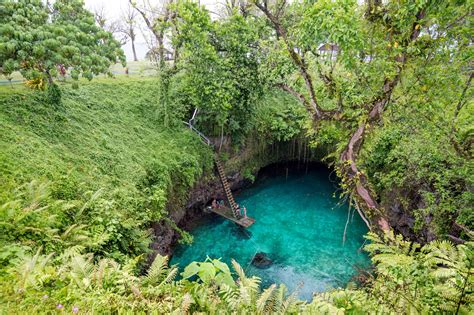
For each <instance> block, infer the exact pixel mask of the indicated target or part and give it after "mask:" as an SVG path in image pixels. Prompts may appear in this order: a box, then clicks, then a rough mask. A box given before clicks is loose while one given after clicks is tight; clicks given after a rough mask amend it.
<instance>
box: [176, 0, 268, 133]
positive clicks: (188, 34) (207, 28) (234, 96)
mask: <svg viewBox="0 0 474 315" xmlns="http://www.w3.org/2000/svg"><path fill="white" fill-rule="evenodd" d="M177 14H178V16H179V17H180V18H179V19H178V21H179V23H178V25H177V29H178V35H177V36H176V37H175V38H173V40H174V41H175V46H179V47H180V60H179V63H178V65H177V66H178V68H179V69H180V71H182V72H183V73H182V74H181V75H178V76H177V78H176V80H175V83H174V85H175V92H174V94H172V95H173V98H176V99H177V100H179V101H180V102H182V103H184V104H186V106H191V108H196V107H197V108H199V109H200V110H201V111H200V114H199V115H198V124H199V128H200V129H201V130H203V131H204V132H205V133H206V134H209V135H217V134H220V133H222V131H223V129H224V128H225V133H226V134H231V135H232V136H233V137H234V139H235V140H236V141H237V142H238V141H239V140H243V137H244V136H246V135H247V133H248V131H249V130H250V128H251V125H250V124H249V119H250V118H251V115H252V113H253V111H254V103H255V101H256V99H257V97H258V96H259V95H260V94H261V90H262V86H261V84H260V81H259V71H258V62H257V50H256V47H255V43H256V41H257V34H256V32H255V29H254V28H253V27H252V21H251V20H249V19H245V18H244V17H243V16H241V15H239V14H234V15H232V16H230V17H228V18H226V19H224V20H216V21H212V20H211V18H210V16H209V13H208V12H207V11H206V10H205V9H204V8H203V7H199V6H198V5H197V4H195V3H192V2H188V1H182V2H179V3H178V5H177ZM180 95H186V96H185V97H181V99H180Z"/></svg>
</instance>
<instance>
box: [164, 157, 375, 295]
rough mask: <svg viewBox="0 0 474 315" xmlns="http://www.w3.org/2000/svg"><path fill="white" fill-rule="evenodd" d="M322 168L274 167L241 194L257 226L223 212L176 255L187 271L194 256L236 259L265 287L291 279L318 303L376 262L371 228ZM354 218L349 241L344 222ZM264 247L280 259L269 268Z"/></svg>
mask: <svg viewBox="0 0 474 315" xmlns="http://www.w3.org/2000/svg"><path fill="white" fill-rule="evenodd" d="M331 178H332V179H333V180H334V176H331V174H330V170H328V169H327V168H326V167H324V166H322V165H310V166H309V167H307V165H301V166H300V167H295V166H292V167H290V168H287V167H286V165H283V164H281V165H278V166H273V167H272V168H271V169H267V171H264V172H263V175H259V177H258V178H257V180H256V182H255V183H254V184H253V185H252V186H251V187H250V188H247V189H245V190H243V191H241V192H240V193H239V194H237V195H236V200H237V202H238V203H239V204H240V205H242V206H245V207H246V208H247V215H248V216H251V217H253V218H255V219H256V223H255V224H254V225H252V226H251V227H250V228H248V229H247V230H243V229H242V228H239V227H237V226H236V225H235V224H233V223H232V222H229V221H228V220H225V219H223V218H221V217H219V216H217V215H214V214H211V215H208V216H205V217H204V218H202V219H200V220H199V221H198V222H196V223H195V228H193V229H192V231H191V234H192V235H193V236H194V241H193V243H192V244H191V245H179V246H178V247H177V248H176V249H175V252H174V255H173V258H172V260H171V263H172V264H179V266H180V267H181V268H183V267H184V266H186V265H187V264H189V263H191V262H192V261H204V260H205V259H206V257H207V256H209V257H210V258H221V259H222V261H224V262H226V263H230V261H231V259H232V258H233V259H235V260H236V261H237V262H238V263H240V265H241V266H242V267H243V268H244V270H245V272H246V274H247V275H249V276H252V275H256V276H258V277H260V278H261V279H262V285H263V286H264V287H265V286H268V285H270V284H271V283H277V284H278V283H283V284H285V285H286V286H287V287H288V289H289V291H290V292H293V291H295V290H296V291H297V293H298V296H299V297H300V298H302V299H306V300H311V296H312V293H313V292H322V291H326V290H330V289H331V288H336V287H344V286H345V285H346V284H347V283H348V282H349V281H350V280H351V279H352V277H353V276H354V275H356V274H357V270H359V269H360V268H361V269H364V268H367V267H368V266H369V265H370V261H369V258H368V256H367V255H366V253H364V252H363V251H362V246H363V244H364V238H363V235H364V234H365V233H367V227H366V226H365V224H364V223H363V221H362V220H361V218H360V217H359V215H358V214H357V212H356V213H355V214H354V213H353V212H350V213H349V216H348V204H347V203H342V204H341V200H340V199H339V198H338V196H337V193H336V190H337V184H336V183H335V182H333V181H331ZM348 218H349V224H348V227H347V232H346V240H345V242H343V234H344V227H345V225H346V221H347V220H348ZM257 252H264V253H266V254H267V255H268V258H270V259H271V260H272V264H271V265H270V266H268V267H266V268H257V267H255V266H253V265H252V264H251V261H252V258H253V257H254V255H255V254H256V253H257Z"/></svg>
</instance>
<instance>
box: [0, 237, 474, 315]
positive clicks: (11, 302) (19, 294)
mask: <svg viewBox="0 0 474 315" xmlns="http://www.w3.org/2000/svg"><path fill="white" fill-rule="evenodd" d="M368 239H370V240H371V244H369V245H367V246H366V248H367V250H368V251H369V253H371V255H372V259H373V262H374V264H375V274H374V276H373V278H371V280H370V281H369V283H368V284H367V285H366V287H364V288H362V289H336V290H333V291H329V292H325V293H319V294H315V295H314V297H313V301H311V302H304V301H299V300H298V299H296V298H295V295H294V294H291V295H288V292H287V290H286V288H285V287H284V286H283V285H280V286H276V285H274V284H273V285H271V286H269V287H268V288H261V287H260V279H259V278H256V277H251V278H248V277H247V276H246V275H245V273H244V271H243V269H242V267H241V266H240V265H239V264H238V263H236V262H235V261H233V262H232V265H233V269H234V272H231V270H230V268H229V267H228V266H227V265H226V264H224V263H222V262H221V261H220V260H216V259H214V260H211V259H209V258H208V259H207V260H206V261H205V262H202V263H198V262H194V263H191V264H190V265H189V266H187V267H186V268H185V271H184V272H183V278H182V279H180V280H176V275H177V268H176V267H175V266H171V267H168V264H167V263H168V259H167V257H163V256H160V255H158V256H156V258H155V259H154V261H153V263H152V265H151V267H150V269H149V270H148V272H147V274H146V275H143V276H137V275H136V266H137V262H138V260H137V259H131V260H129V261H127V263H125V264H122V265H120V264H118V263H116V262H115V261H113V260H111V259H100V260H94V259H93V257H92V256H91V255H87V254H78V253H76V252H74V251H72V250H68V251H66V252H65V253H64V254H63V255H61V256H53V255H52V254H50V255H44V254H42V252H41V249H39V250H37V251H35V252H32V253H29V250H26V251H23V252H21V253H20V252H19V253H18V254H16V255H15V256H16V259H15V260H12V262H11V264H9V265H8V266H7V268H4V269H3V270H4V273H3V274H1V280H2V283H3V284H4V285H3V286H2V287H1V289H0V297H1V298H2V302H3V303H2V306H1V309H0V310H2V311H7V312H10V313H11V312H14V313H16V312H18V311H25V310H28V311H32V312H51V311H54V310H55V309H58V308H59V309H61V306H62V308H64V310H66V311H69V310H71V311H72V310H73V309H78V310H79V311H80V312H85V313H97V312H98V313H102V312H119V313H120V312H159V313H160V314H164V313H166V314H168V313H175V312H189V313H195V312H203V313H221V314H235V313H251V314H273V313H275V314H296V313H302V314H315V313H317V314H345V313H350V314H365V313H371V312H373V311H374V310H377V311H378V312H382V313H397V314H426V313H443V312H444V313H456V312H458V313H460V314H468V313H469V312H472V311H473V309H472V302H473V298H474V297H473V283H474V282H473V280H474V279H473V277H474V275H473V271H474V264H473V261H474V247H473V244H472V243H467V244H465V245H458V246H454V245H452V244H451V243H449V242H438V241H436V242H433V243H430V244H427V245H425V246H423V247H421V248H420V246H419V245H417V244H412V243H410V242H407V241H404V240H403V239H402V238H401V237H400V236H394V235H393V234H386V235H385V236H384V238H383V239H381V238H380V237H378V236H376V235H375V234H370V235H369V236H368ZM195 277H197V278H196V279H195V280H193V279H194V278H195ZM234 279H236V280H234Z"/></svg>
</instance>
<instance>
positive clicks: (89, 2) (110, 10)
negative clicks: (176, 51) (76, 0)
mask: <svg viewBox="0 0 474 315" xmlns="http://www.w3.org/2000/svg"><path fill="white" fill-rule="evenodd" d="M136 1H137V0H136ZM149 1H150V2H151V3H153V2H155V1H156V2H159V1H160V0H149ZM223 1H225V0H200V2H201V4H202V5H205V6H206V7H207V8H208V9H209V10H210V11H215V10H217V9H218V8H219V6H220V3H223ZM85 3H86V8H87V9H89V10H90V11H92V12H93V11H94V9H95V8H100V7H103V8H104V9H105V12H106V15H107V18H108V19H111V20H116V19H118V18H120V15H121V12H122V10H125V9H126V8H127V4H128V0H85ZM137 3H140V0H138V1H137ZM135 47H136V50H137V57H138V59H139V60H141V59H143V58H144V57H145V54H146V52H147V51H148V46H147V44H146V42H145V39H144V37H143V36H142V34H141V32H140V31H138V36H137V40H136V42H135ZM122 48H123V50H124V51H125V55H126V56H127V60H133V53H132V46H131V45H130V43H127V44H125V45H124V46H123V47H122Z"/></svg>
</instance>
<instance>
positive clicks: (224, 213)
mask: <svg viewBox="0 0 474 315" xmlns="http://www.w3.org/2000/svg"><path fill="white" fill-rule="evenodd" d="M210 210H211V211H212V212H214V213H216V214H218V215H220V216H221V217H224V218H226V219H227V220H230V221H232V222H234V223H235V224H238V225H240V226H242V227H244V228H248V227H249V226H251V225H252V224H254V223H255V219H253V218H250V217H246V218H241V219H239V220H237V219H236V218H234V215H233V214H232V210H231V209H230V208H227V207H220V208H219V209H217V208H211V209H210Z"/></svg>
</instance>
